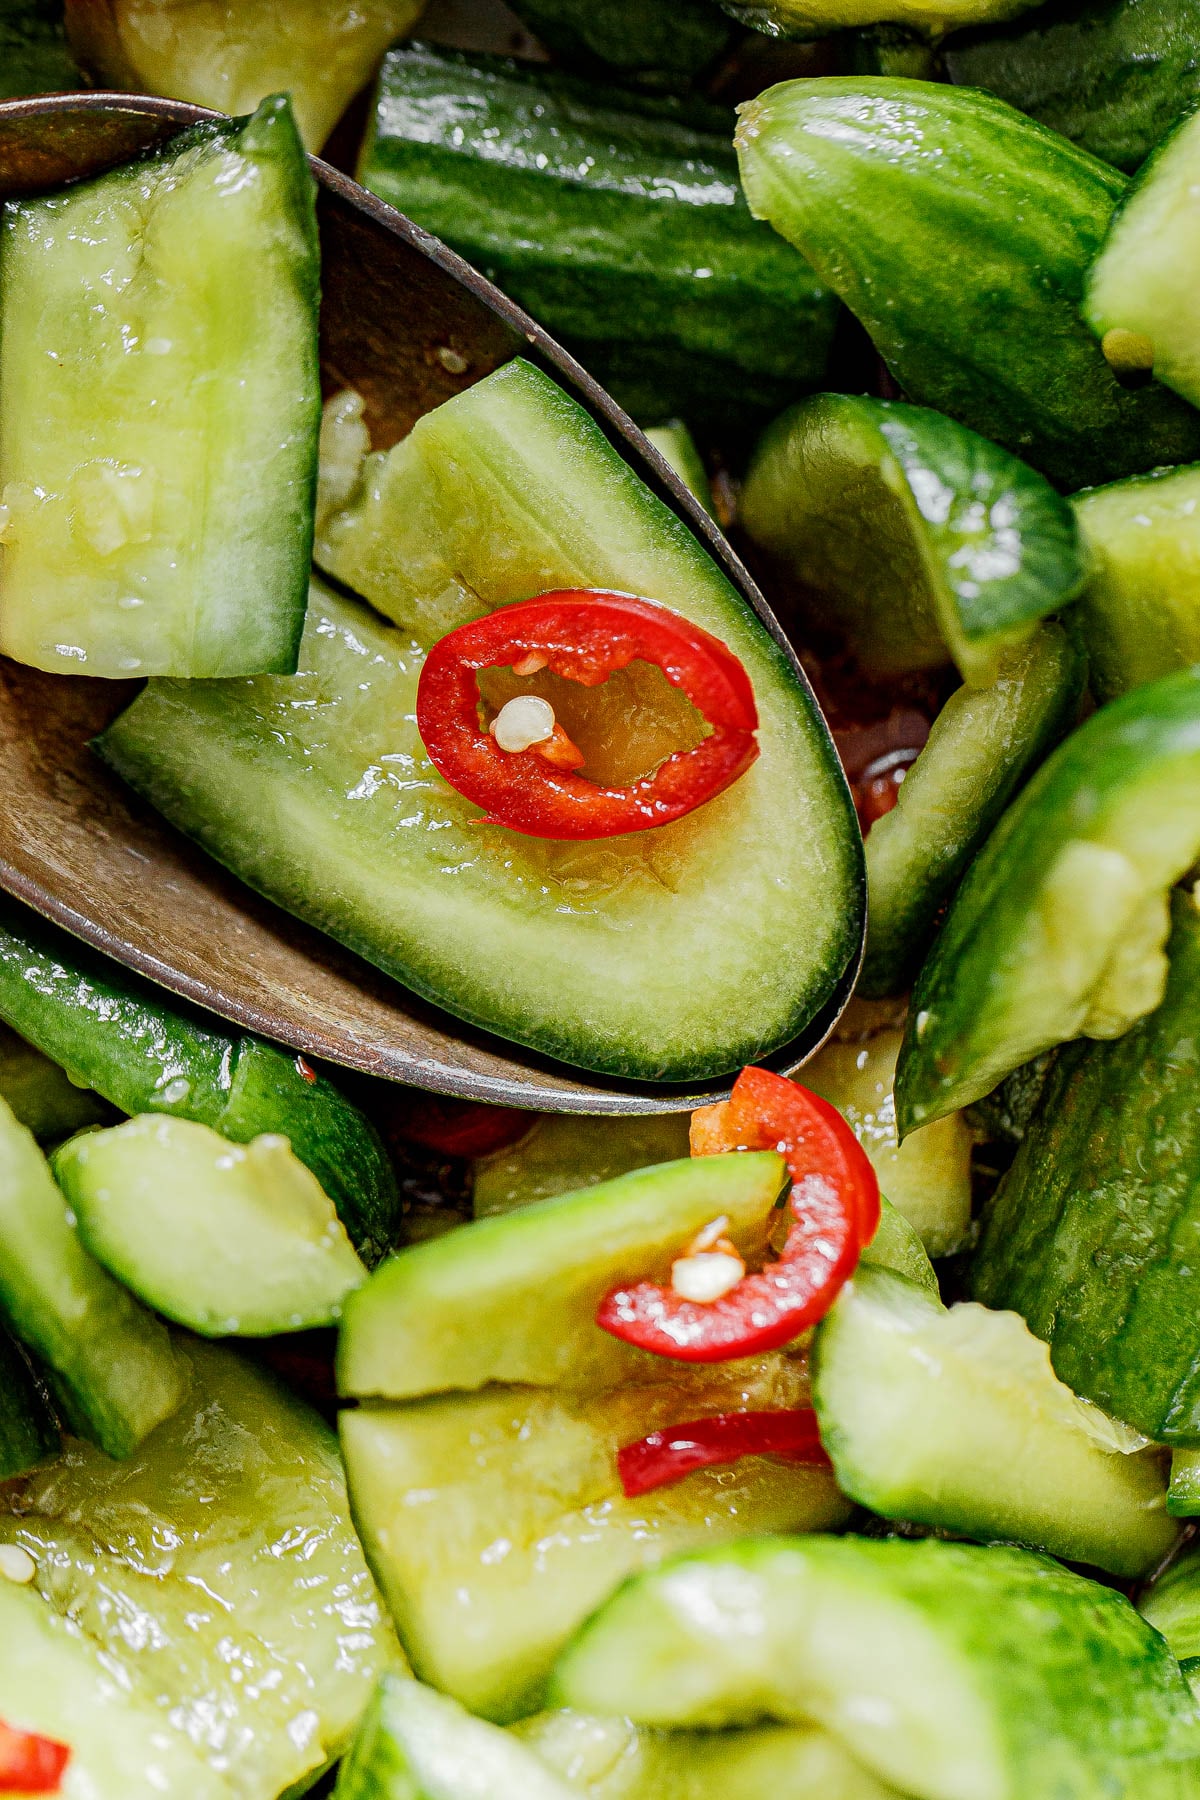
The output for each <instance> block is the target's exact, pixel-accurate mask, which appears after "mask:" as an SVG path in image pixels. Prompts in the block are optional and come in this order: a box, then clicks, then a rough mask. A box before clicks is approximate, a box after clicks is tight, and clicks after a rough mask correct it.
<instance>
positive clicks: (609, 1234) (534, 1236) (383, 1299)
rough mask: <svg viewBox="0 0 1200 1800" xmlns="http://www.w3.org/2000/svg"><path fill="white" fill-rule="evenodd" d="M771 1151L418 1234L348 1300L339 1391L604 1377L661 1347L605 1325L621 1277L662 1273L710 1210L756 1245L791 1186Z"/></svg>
mask: <svg viewBox="0 0 1200 1800" xmlns="http://www.w3.org/2000/svg"><path fill="white" fill-rule="evenodd" d="M785 1179H786V1177H785V1170H784V1163H783V1158H782V1157H780V1156H777V1155H776V1154H775V1153H774V1152H773V1151H771V1152H756V1153H754V1154H752V1155H747V1154H737V1155H731V1156H701V1157H695V1158H685V1159H683V1160H682V1161H680V1162H673V1163H661V1164H659V1165H658V1166H657V1167H654V1168H649V1169H638V1170H636V1171H634V1172H633V1173H631V1174H628V1175H621V1176H618V1177H616V1179H614V1180H612V1181H605V1182H601V1183H600V1184H599V1185H597V1186H595V1187H590V1188H585V1189H583V1190H582V1191H581V1192H579V1193H574V1194H561V1195H559V1196H557V1197H556V1198H555V1199H552V1200H542V1201H539V1202H538V1203H537V1204H536V1205H531V1206H524V1207H521V1208H520V1209H519V1210H517V1211H515V1212H509V1213H506V1214H504V1215H502V1216H500V1217H496V1218H490V1219H477V1220H476V1221H475V1223H474V1224H472V1225H466V1226H464V1227H463V1229H462V1230H461V1231H453V1232H449V1233H448V1234H447V1235H446V1236H445V1237H439V1238H434V1239H432V1240H430V1241H429V1242H427V1243H423V1244H414V1245H412V1246H411V1247H410V1248H409V1249H407V1250H403V1251H401V1252H400V1253H399V1255H397V1256H393V1257H390V1258H389V1259H388V1261H387V1262H385V1263H383V1264H381V1265H380V1267H379V1268H378V1269H377V1270H376V1271H375V1273H374V1274H373V1275H372V1277H371V1279H370V1280H369V1281H368V1282H367V1284H366V1286H365V1287H362V1288H359V1290H358V1292H357V1293H355V1294H353V1295H351V1296H350V1298H349V1299H348V1300H347V1302H346V1308H345V1316H344V1318H343V1321H342V1330H341V1336H340V1339H339V1343H338V1386H339V1390H340V1392H341V1393H343V1394H354V1395H366V1396H371V1395H383V1396H385V1397H387V1398H388V1399H393V1400H403V1399H408V1398H410V1397H412V1396H415V1395H418V1394H434V1393H438V1392H441V1391H443V1390H445V1389H447V1388H479V1387H483V1386H484V1385H485V1383H487V1382H490V1381H520V1382H530V1383H532V1384H534V1385H535V1386H538V1387H549V1386H553V1385H555V1384H556V1383H559V1382H569V1383H570V1384H571V1386H572V1387H575V1388H581V1389H582V1388H587V1387H603V1386H606V1385H609V1384H610V1383H612V1382H614V1381H619V1380H621V1379H622V1378H624V1377H627V1376H628V1375H629V1374H630V1373H631V1371H634V1370H637V1369H645V1368H647V1367H649V1368H654V1367H656V1366H658V1365H660V1363H661V1358H659V1357H657V1356H654V1355H653V1354H652V1353H651V1352H649V1351H643V1350H635V1349H633V1348H632V1347H631V1346H629V1345H627V1344H623V1343H621V1342H620V1341H619V1340H618V1339H617V1338H614V1337H610V1336H609V1334H608V1333H607V1332H604V1331H601V1330H600V1328H599V1326H598V1325H597V1324H596V1309H597V1307H598V1306H599V1304H600V1302H601V1300H602V1299H603V1298H604V1296H605V1294H607V1293H608V1292H609V1290H610V1289H611V1288H613V1287H615V1286H616V1285H617V1284H618V1283H619V1282H620V1281H622V1280H632V1279H645V1278H649V1279H654V1278H655V1277H657V1276H660V1275H661V1276H664V1277H665V1275H666V1273H667V1271H668V1269H669V1267H670V1263H671V1261H672V1258H673V1257H675V1256H677V1255H678V1254H679V1251H680V1249H681V1248H682V1246H683V1245H685V1244H686V1243H687V1242H688V1240H689V1239H690V1238H692V1237H694V1236H695V1235H696V1233H697V1232H698V1231H700V1230H701V1229H702V1228H703V1227H704V1226H705V1225H707V1224H708V1223H709V1222H710V1220H712V1219H716V1218H719V1217H720V1216H721V1215H722V1214H724V1215H726V1216H727V1217H728V1219H729V1228H728V1235H729V1236H730V1238H731V1239H732V1240H733V1242H734V1243H736V1244H737V1245H738V1247H739V1249H741V1248H747V1249H748V1248H750V1247H751V1246H758V1247H762V1246H763V1245H764V1244H765V1242H766V1235H767V1231H768V1229H769V1226H770V1221H771V1217H772V1213H773V1209H774V1207H775V1203H776V1201H777V1200H778V1198H779V1196H780V1193H781V1192H782V1190H783V1187H784V1183H785Z"/></svg>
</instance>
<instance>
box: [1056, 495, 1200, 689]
mask: <svg viewBox="0 0 1200 1800" xmlns="http://www.w3.org/2000/svg"><path fill="white" fill-rule="evenodd" d="M1073 504H1074V506H1075V512H1076V516H1077V517H1078V519H1079V528H1080V530H1081V531H1082V533H1083V536H1084V540H1085V542H1086V544H1087V547H1088V550H1089V552H1090V554H1091V560H1092V573H1091V576H1090V578H1089V581H1088V585H1087V587H1086V589H1085V590H1084V593H1083V597H1082V598H1081V600H1080V601H1079V604H1078V606H1077V607H1076V609H1075V617H1076V619H1077V620H1078V622H1079V624H1080V627H1081V629H1082V635H1083V641H1084V643H1085V644H1086V646H1087V653H1088V671H1089V679H1090V682H1091V687H1092V692H1093V693H1094V694H1095V695H1096V698H1097V699H1098V700H1111V699H1114V698H1115V697H1116V695H1118V694H1123V693H1125V692H1127V690H1128V689H1129V688H1133V687H1140V686H1142V684H1143V683H1144V682H1147V681H1155V680H1157V678H1158V677H1159V676H1160V675H1169V674H1170V673H1171V671H1172V670H1173V669H1186V668H1189V667H1190V666H1191V665H1192V664H1193V663H1196V662H1200V467H1196V466H1192V467H1189V468H1184V469H1155V470H1153V471H1152V472H1151V473H1150V474H1149V475H1138V476H1135V477H1134V479H1133V480H1131V481H1117V482H1113V483H1112V484H1111V485H1110V486H1109V487H1102V488H1091V489H1089V490H1088V491H1087V492H1086V493H1083V494H1077V495H1076V496H1075V500H1074V503H1073Z"/></svg>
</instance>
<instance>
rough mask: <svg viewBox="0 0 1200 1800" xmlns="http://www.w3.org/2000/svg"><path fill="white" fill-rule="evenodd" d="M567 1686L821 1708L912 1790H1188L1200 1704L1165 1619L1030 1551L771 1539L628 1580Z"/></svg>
mask: <svg viewBox="0 0 1200 1800" xmlns="http://www.w3.org/2000/svg"><path fill="white" fill-rule="evenodd" d="M553 1693H554V1698H555V1699H556V1700H557V1701H559V1702H560V1703H562V1704H565V1705H568V1706H578V1707H582V1708H586V1709H589V1710H592V1711H596V1712H602V1713H617V1714H620V1713H627V1714H628V1715H629V1716H630V1717H631V1718H632V1719H634V1720H637V1721H638V1722H639V1723H644V1724H653V1725H728V1724H738V1723H741V1722H743V1721H745V1720H748V1719H755V1718H762V1717H767V1718H773V1719H777V1720H779V1721H781V1722H783V1723H791V1722H796V1723H808V1722H815V1723H817V1724H820V1725H823V1726H824V1727H825V1728H826V1729H827V1730H829V1731H831V1732H832V1733H833V1734H834V1735H835V1736H836V1737H838V1738H839V1739H840V1740H841V1741H842V1742H843V1743H844V1744H845V1745H846V1747H847V1749H849V1750H850V1751H851V1752H852V1754H853V1755H855V1756H856V1757H857V1758H858V1759H859V1760H860V1761H861V1762H863V1763H865V1765H866V1766H867V1768H869V1769H871V1770H873V1771H874V1772H875V1773H876V1774H878V1775H879V1776H880V1778H881V1779H882V1780H884V1781H890V1782H892V1783H894V1784H895V1785H896V1786H897V1787H899V1788H901V1789H902V1790H903V1791H904V1792H905V1793H906V1794H912V1795H914V1796H917V1797H918V1800H1094V1797H1095V1796H1097V1795H1099V1794H1106V1795H1113V1796H1114V1797H1116V1796H1122V1797H1127V1800H1134V1797H1135V1796H1136V1797H1137V1800H1148V1797H1149V1796H1151V1795H1155V1796H1157V1795H1162V1796H1164V1797H1165V1796H1166V1795H1168V1794H1175V1795H1179V1796H1182V1795H1183V1794H1184V1793H1185V1792H1187V1791H1189V1790H1188V1787H1187V1786H1186V1785H1185V1783H1186V1778H1188V1777H1190V1779H1191V1781H1195V1779H1196V1774H1197V1768H1198V1767H1200V1765H1197V1764H1196V1762H1195V1761H1194V1758H1195V1754H1196V1749H1197V1743H1198V1741H1200V1722H1198V1721H1197V1716H1196V1711H1195V1706H1194V1703H1193V1701H1192V1697H1191V1695H1190V1693H1189V1692H1188V1690H1187V1687H1186V1685H1185V1683H1184V1681H1183V1678H1182V1676H1181V1675H1180V1673H1179V1668H1178V1665H1177V1664H1176V1662H1175V1660H1174V1658H1173V1657H1172V1656H1171V1655H1170V1653H1169V1652H1168V1651H1167V1649H1166V1646H1165V1645H1164V1644H1163V1642H1162V1640H1161V1638H1159V1637H1158V1636H1157V1634H1156V1633H1154V1632H1152V1631H1150V1630H1149V1629H1148V1628H1147V1627H1146V1625H1145V1624H1144V1623H1143V1621H1142V1620H1141V1619H1139V1617H1138V1615H1137V1614H1136V1613H1135V1612H1134V1610H1133V1608H1132V1607H1131V1606H1130V1604H1129V1602H1128V1601H1127V1600H1126V1599H1125V1598H1124V1597H1123V1596H1122V1595H1120V1594H1117V1593H1115V1592H1113V1591H1112V1590H1111V1589H1108V1588H1102V1587H1098V1586H1097V1585H1096V1584H1095V1583H1094V1582H1091V1581H1085V1580H1084V1579H1083V1578H1082V1577H1080V1576H1078V1575H1071V1574H1068V1572H1067V1571H1066V1570H1065V1569H1062V1568H1059V1567H1058V1566H1057V1565H1056V1564H1054V1563H1052V1562H1051V1561H1050V1560H1049V1559H1048V1558H1046V1557H1041V1556H1035V1555H1033V1554H1031V1553H1030V1552H1028V1551H1023V1550H1010V1549H1002V1548H986V1549H985V1548H983V1547H981V1546H978V1545H967V1544H948V1543H940V1542H938V1541H937V1540H929V1541H926V1542H923V1543H920V1542H916V1543H914V1542H905V1541H903V1540H901V1539H891V1540H886V1541H883V1542H879V1541H872V1540H867V1539H863V1538H853V1537H847V1538H830V1537H810V1538H807V1539H804V1538H790V1539H789V1538H775V1539H771V1538H760V1539H753V1538H751V1539H744V1540H743V1541H742V1542H741V1543H738V1544H734V1545H731V1546H723V1547H722V1548H721V1549H719V1550H716V1551H710V1552H708V1553H707V1554H701V1555H692V1556H683V1557H680V1558H677V1559H675V1560H674V1561H672V1562H670V1563H668V1564H667V1565H666V1566H665V1567H664V1568H662V1569H661V1570H656V1571H654V1572H652V1573H650V1574H647V1575H642V1576H640V1577H638V1578H637V1579H635V1580H633V1581H630V1582H627V1583H626V1585H625V1586H624V1587H623V1588H621V1589H620V1590H619V1591H618V1592H617V1593H616V1594H615V1595H614V1596H613V1598H612V1599H611V1600H610V1601H609V1602H608V1604H607V1605H606V1606H604V1607H603V1608H601V1610H600V1612H599V1613H597V1614H596V1616H595V1617H594V1618H593V1619H592V1620H591V1621H590V1623H589V1624H587V1625H585V1626H584V1628H583V1630H582V1631H581V1632H580V1634H579V1636H578V1637H577V1638H576V1639H575V1641H574V1643H573V1644H572V1645H571V1646H570V1647H569V1648H568V1649H567V1651H566V1652H565V1653H564V1654H563V1656H562V1657H561V1659H560V1661H559V1663H558V1666H557V1669H556V1672H555V1678H554V1683H553Z"/></svg>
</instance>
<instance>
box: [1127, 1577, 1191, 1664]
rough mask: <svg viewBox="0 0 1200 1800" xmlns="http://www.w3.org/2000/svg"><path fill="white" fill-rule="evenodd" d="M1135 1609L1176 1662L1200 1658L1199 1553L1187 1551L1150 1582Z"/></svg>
mask: <svg viewBox="0 0 1200 1800" xmlns="http://www.w3.org/2000/svg"><path fill="white" fill-rule="evenodd" d="M1138 1610H1139V1612H1140V1613H1141V1615H1142V1617H1143V1618H1144V1619H1148V1620H1149V1621H1150V1623H1151V1625H1153V1627H1154V1629H1155V1630H1156V1631H1160V1632H1161V1633H1162V1635H1163V1637H1165V1638H1166V1640H1167V1643H1168V1644H1169V1645H1170V1647H1171V1651H1172V1653H1173V1654H1174V1655H1175V1656H1176V1657H1177V1658H1178V1660H1179V1661H1180V1662H1188V1661H1191V1660H1193V1659H1194V1658H1196V1657H1197V1656H1200V1550H1195V1549H1193V1550H1189V1551H1188V1552H1187V1554H1186V1555H1185V1556H1181V1557H1180V1558H1179V1559H1178V1561H1176V1562H1173V1563H1172V1564H1171V1565H1170V1567H1169V1568H1168V1569H1166V1570H1165V1571H1164V1573H1163V1574H1162V1575H1160V1576H1159V1578H1158V1580H1157V1581H1155V1582H1153V1583H1152V1584H1151V1586H1150V1587H1149V1589H1148V1590H1147V1591H1146V1593H1144V1594H1143V1595H1142V1598H1141V1599H1140V1600H1139V1602H1138Z"/></svg>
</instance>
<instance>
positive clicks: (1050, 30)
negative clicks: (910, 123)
mask: <svg viewBox="0 0 1200 1800" xmlns="http://www.w3.org/2000/svg"><path fill="white" fill-rule="evenodd" d="M941 55H942V62H943V65H944V67H945V68H946V71H947V73H948V74H949V76H950V79H951V80H952V81H954V82H958V83H960V84H961V85H962V86H964V87H978V88H987V89H988V91H989V92H990V93H993V94H995V95H996V97H997V99H1000V100H1007V101H1008V103H1009V105H1010V106H1015V107H1018V108H1019V109H1020V110H1021V112H1024V113H1028V114H1029V116H1030V117H1031V118H1034V119H1037V120H1039V121H1040V122H1041V124H1043V125H1049V126H1050V127H1051V129H1052V130H1054V131H1058V132H1061V133H1062V135H1063V136H1064V137H1067V138H1070V139H1071V141H1072V143H1075V144H1078V145H1079V147H1080V149H1081V150H1088V151H1090V152H1091V154H1092V155H1093V156H1098V157H1100V158H1101V159H1102V160H1103V161H1104V162H1108V163H1112V164H1113V165H1114V166H1115V167H1116V168H1118V169H1125V170H1127V171H1129V172H1130V173H1132V171H1133V170H1134V169H1136V168H1137V167H1138V165H1139V164H1140V163H1142V162H1144V161H1145V159H1146V157H1147V156H1149V154H1150V152H1151V150H1153V148H1154V146H1155V144H1157V143H1158V141H1159V139H1160V138H1162V137H1164V136H1165V135H1166V133H1167V132H1168V131H1169V130H1170V129H1171V127H1172V125H1174V123H1175V122H1176V120H1177V119H1179V118H1181V117H1182V116H1183V114H1184V113H1185V112H1187V110H1188V109H1189V107H1190V106H1192V105H1193V104H1194V102H1195V100H1196V99H1197V97H1198V96H1200V5H1198V4H1197V0H1100V3H1099V4H1097V0H1053V3H1052V4H1050V5H1048V6H1039V7H1038V8H1037V9H1036V11H1034V12H1027V13H1023V14H1022V15H1021V17H1020V18H1018V19H1015V20H1013V22H1012V23H1011V24H1010V25H1006V26H1001V27H1000V28H998V29H996V28H991V27H989V28H987V29H984V30H980V31H972V32H964V33H962V35H961V36H959V35H956V36H954V37H952V38H950V39H948V41H947V42H946V43H945V44H944V45H943V46H942V53H941Z"/></svg>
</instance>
